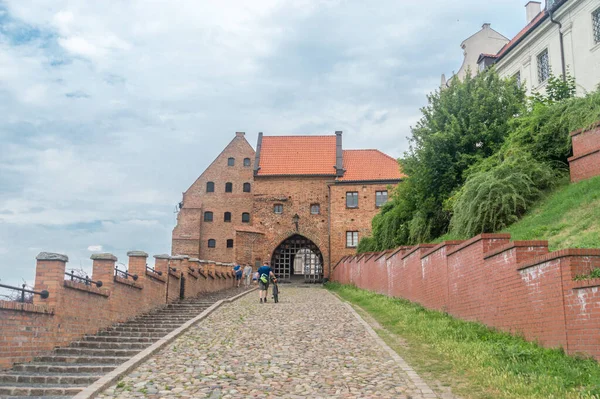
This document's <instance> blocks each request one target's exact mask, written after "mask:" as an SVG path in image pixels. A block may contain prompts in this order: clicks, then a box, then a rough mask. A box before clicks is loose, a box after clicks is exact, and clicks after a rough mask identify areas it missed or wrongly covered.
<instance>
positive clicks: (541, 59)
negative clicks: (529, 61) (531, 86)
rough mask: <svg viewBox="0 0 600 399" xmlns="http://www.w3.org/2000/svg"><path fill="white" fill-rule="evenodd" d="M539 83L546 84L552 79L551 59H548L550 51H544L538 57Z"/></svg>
mask: <svg viewBox="0 0 600 399" xmlns="http://www.w3.org/2000/svg"><path fill="white" fill-rule="evenodd" d="M537 70H538V82H539V83H544V82H545V81H546V80H548V78H549V77H550V59H549V58H548V49H546V50H544V51H542V52H541V53H540V54H539V55H538V56H537Z"/></svg>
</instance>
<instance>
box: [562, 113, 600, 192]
mask: <svg viewBox="0 0 600 399" xmlns="http://www.w3.org/2000/svg"><path fill="white" fill-rule="evenodd" d="M571 139H572V141H573V156H572V157H571V158H569V168H570V171H571V181H572V182H577V181H581V180H584V179H589V178H590V177H594V176H598V175H600V124H599V126H596V127H595V128H594V129H591V130H588V131H586V132H584V131H581V130H578V131H576V132H573V133H571Z"/></svg>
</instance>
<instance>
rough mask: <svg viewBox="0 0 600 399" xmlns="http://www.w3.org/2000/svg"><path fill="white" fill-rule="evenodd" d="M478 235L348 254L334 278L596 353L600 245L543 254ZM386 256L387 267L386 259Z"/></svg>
mask: <svg viewBox="0 0 600 399" xmlns="http://www.w3.org/2000/svg"><path fill="white" fill-rule="evenodd" d="M509 239H510V237H509V236H508V235H505V234H483V235H479V236H477V237H474V238H472V239H471V240H468V241H465V242H463V243H459V242H446V243H443V244H440V245H438V246H436V247H435V248H431V249H427V248H424V247H423V246H417V247H412V248H410V247H409V248H406V247H404V248H399V249H398V250H397V251H393V252H390V253H388V254H385V253H380V254H376V255H375V256H371V255H368V256H347V257H344V258H342V259H341V260H340V262H339V263H338V264H337V265H336V266H335V267H334V269H333V274H332V279H333V280H335V281H339V282H342V283H349V284H355V285H356V286H358V287H361V288H365V289H369V290H371V291H375V292H379V293H384V294H387V295H391V296H396V297H402V298H406V299H409V300H411V301H414V302H417V303H420V304H422V305H423V306H425V307H427V308H430V309H438V310H446V311H447V312H449V313H450V314H452V315H453V316H455V317H458V318H461V319H465V320H474V321H478V322H482V323H485V324H487V325H489V326H491V327H495V328H498V329H500V330H503V331H508V332H512V333H518V334H520V335H523V336H524V337H525V338H527V339H530V340H536V341H538V342H540V343H541V344H542V345H545V346H549V347H557V346H561V347H563V348H565V350H566V351H567V352H568V353H577V352H581V353H584V354H587V355H591V356H594V357H595V358H596V359H600V279H597V280H585V281H574V280H573V278H574V277H575V276H576V275H579V274H585V273H589V271H591V270H593V269H594V268H600V250H597V249H570V250H561V251H556V252H552V253H548V244H547V242H546V241H515V242H510V241H509ZM382 259H385V264H386V268H385V272H384V268H383V261H382Z"/></svg>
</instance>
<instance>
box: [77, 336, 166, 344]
mask: <svg viewBox="0 0 600 399" xmlns="http://www.w3.org/2000/svg"><path fill="white" fill-rule="evenodd" d="M159 338H160V337H145V336H143V337H120V336H117V337H111V336H98V335H88V336H86V337H83V338H82V341H85V342H116V343H128V342H131V343H147V344H152V343H154V342H156V341H158V340H159ZM80 342H81V341H80Z"/></svg>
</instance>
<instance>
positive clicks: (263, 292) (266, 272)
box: [257, 261, 275, 303]
mask: <svg viewBox="0 0 600 399" xmlns="http://www.w3.org/2000/svg"><path fill="white" fill-rule="evenodd" d="M257 273H258V296H259V298H260V303H266V302H267V293H268V291H269V281H270V279H271V278H275V274H273V270H271V267H270V266H269V262H267V261H265V262H264V263H263V265H262V266H261V267H259V268H258V272H257Z"/></svg>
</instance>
